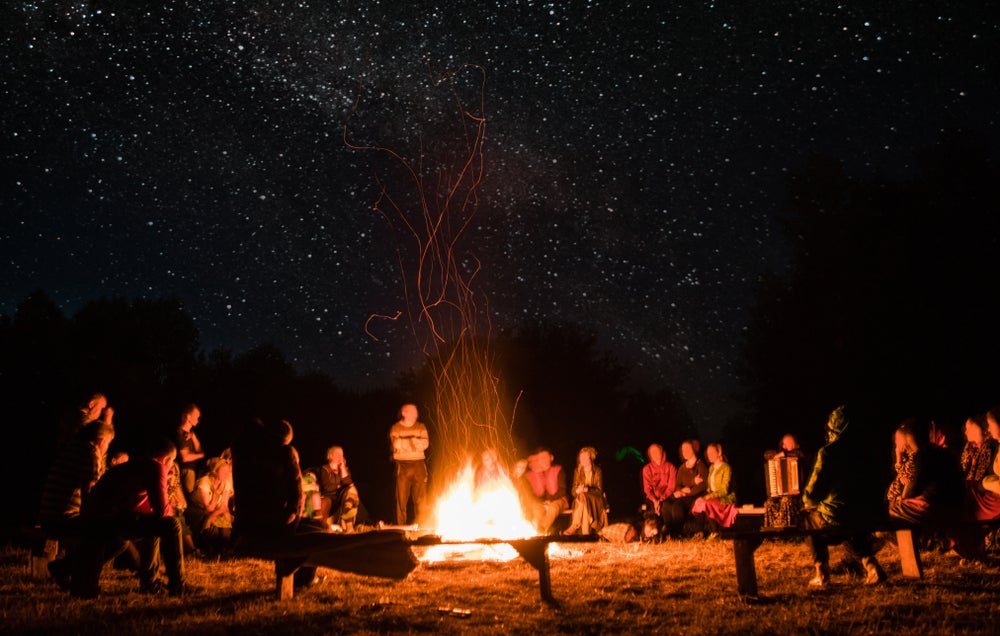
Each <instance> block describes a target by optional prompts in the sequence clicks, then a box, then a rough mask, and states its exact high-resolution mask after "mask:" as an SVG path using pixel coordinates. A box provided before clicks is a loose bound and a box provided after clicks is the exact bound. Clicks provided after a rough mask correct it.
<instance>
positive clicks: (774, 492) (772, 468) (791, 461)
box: [765, 457, 800, 497]
mask: <svg viewBox="0 0 1000 636" xmlns="http://www.w3.org/2000/svg"><path fill="white" fill-rule="evenodd" d="M765 473H766V474H765V479H766V481H767V496H768V497H780V496H782V495H798V494H800V490H799V458H798V457H778V458H775V459H769V460H767V466H765Z"/></svg>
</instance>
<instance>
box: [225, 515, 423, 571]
mask: <svg viewBox="0 0 1000 636" xmlns="http://www.w3.org/2000/svg"><path fill="white" fill-rule="evenodd" d="M302 525H303V526H304V527H302V528H300V531H299V532H298V533H296V534H292V535H285V536H281V537H274V538H260V537H241V538H240V539H239V540H238V541H237V544H236V551H237V553H238V554H241V555H244V556H250V557H256V558H263V559H273V560H275V561H283V562H286V563H287V567H288V569H290V570H294V569H295V568H296V567H299V566H305V567H325V568H332V569H334V570H340V571H343V572H352V573H354V574H361V575H364V576H377V577H382V578H387V579H404V578H406V576H407V575H408V574H409V573H410V572H412V571H413V569H414V568H415V567H417V564H418V561H417V559H416V557H414V556H413V552H412V551H411V549H410V543H409V542H408V541H407V539H406V536H405V533H404V532H403V531H401V530H379V531H373V532H362V533H359V534H333V533H330V532H325V531H322V530H312V529H310V528H309V527H308V524H302Z"/></svg>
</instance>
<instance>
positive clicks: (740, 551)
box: [733, 538, 760, 596]
mask: <svg viewBox="0 0 1000 636" xmlns="http://www.w3.org/2000/svg"><path fill="white" fill-rule="evenodd" d="M758 547H760V539H756V538H746V539H733V554H734V555H735V557H736V590H737V592H738V593H739V595H740V596H757V566H756V563H755V562H754V552H756V551H757V548H758Z"/></svg>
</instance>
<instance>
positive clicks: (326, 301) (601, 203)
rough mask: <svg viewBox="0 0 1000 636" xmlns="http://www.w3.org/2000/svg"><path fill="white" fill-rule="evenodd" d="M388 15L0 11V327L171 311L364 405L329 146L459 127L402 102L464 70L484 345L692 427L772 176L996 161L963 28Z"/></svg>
mask: <svg viewBox="0 0 1000 636" xmlns="http://www.w3.org/2000/svg"><path fill="white" fill-rule="evenodd" d="M402 4H406V6H403V7H397V6H396V5H402ZM410 4H419V3H395V2H391V3H387V2H381V3H380V2H377V1H368V2H358V3H347V2H313V3H308V2H298V3H294V4H293V3H284V2H231V3H227V2H215V1H212V0H204V1H199V2H183V1H182V2H177V3H170V5H169V7H170V8H164V9H158V10H155V11H149V10H146V9H140V8H136V7H134V6H132V5H133V3H126V2H92V3H87V2H55V3H41V2H39V3H33V2H13V3H7V4H6V5H5V7H4V8H3V9H2V10H0V11H2V18H3V19H2V20H0V22H2V24H3V26H2V27H0V28H2V29H3V48H4V57H5V58H6V61H5V63H4V65H3V67H2V69H0V78H2V79H0V93H2V96H3V106H2V107H0V108H2V111H0V112H2V124H3V125H2V134H3V144H2V148H0V157H2V159H0V160H2V162H3V174H4V177H3V181H2V186H0V187H2V192H0V205H2V214H3V225H2V233H0V273H2V276H0V298H2V299H3V302H4V305H3V306H2V307H0V310H2V311H4V312H6V313H8V314H9V313H11V312H12V311H13V309H14V307H15V306H16V303H17V302H19V301H20V300H22V299H23V298H24V297H25V296H26V295H27V294H28V293H30V292H31V291H32V290H34V289H38V288H41V289H44V290H46V291H47V292H48V293H49V294H50V295H51V296H52V297H53V299H54V300H55V301H56V302H57V303H58V304H59V305H60V306H61V307H62V308H63V309H64V311H66V312H67V313H72V312H73V311H75V310H76V309H78V308H79V307H80V306H81V305H82V303H84V302H86V301H88V300H91V299H95V298H100V297H104V296H124V297H127V298H136V297H148V298H160V297H165V296H177V297H179V298H181V299H182V300H183V302H184V304H185V307H186V308H187V310H188V311H189V312H190V313H191V314H192V315H193V317H194V318H195V321H196V324H197V326H198V328H199V330H200V332H201V334H202V338H203V344H204V346H205V347H206V348H214V347H220V346H221V347H227V348H231V349H235V350H243V349H246V348H248V347H250V346H253V345H254V344H258V343H263V342H271V343H274V344H276V345H278V346H279V347H280V348H281V349H282V350H284V351H285V352H286V354H287V355H288V357H289V358H290V359H292V360H294V361H295V362H296V363H297V364H298V365H299V366H300V368H303V369H305V368H318V369H322V370H325V371H329V372H330V373H332V374H333V375H334V377H335V378H336V379H337V380H338V381H341V382H343V383H345V384H355V385H364V384H371V383H376V382H383V381H388V380H391V379H392V377H393V375H394V374H395V373H396V372H398V371H399V370H401V369H402V368H405V367H406V366H407V365H410V364H412V363H413V360H414V358H413V343H412V341H411V340H409V339H407V338H406V336H405V334H404V333H402V330H401V329H398V328H392V327H386V329H387V331H386V333H385V334H383V335H385V336H386V337H385V338H383V339H382V340H381V341H378V342H376V341H374V340H372V339H370V338H368V337H367V336H366V335H365V333H364V323H365V320H366V318H367V317H368V316H369V315H370V314H372V313H383V314H393V313H394V312H395V311H397V310H400V309H403V302H402V290H401V286H400V282H399V276H398V272H397V270H396V263H395V257H394V250H395V246H394V245H392V242H393V241H394V240H395V239H393V238H392V236H393V235H392V234H391V232H389V231H388V228H387V227H386V223H385V221H384V219H382V218H381V217H380V216H379V215H378V214H377V213H375V212H374V211H373V210H372V203H373V201H374V200H375V199H376V198H377V196H378V187H377V185H376V177H377V176H378V177H380V178H390V179H391V177H392V171H391V169H389V168H387V167H386V165H385V162H383V161H381V160H379V159H378V158H377V157H374V156H373V155H372V154H371V153H364V152H358V151H354V150H351V149H350V148H348V147H346V146H345V145H344V143H343V138H342V133H343V126H344V123H345V121H346V120H347V118H348V116H349V114H350V113H351V111H352V108H353V107H354V104H355V100H356V99H357V100H359V106H358V110H357V112H356V113H355V115H354V118H353V119H352V120H351V127H350V130H349V133H350V135H351V136H352V138H354V139H356V140H358V141H361V142H365V143H380V144H385V145H388V146H391V147H394V148H396V149H399V150H400V151H401V152H403V153H404V154H406V155H407V156H408V157H417V156H418V155H419V152H420V148H421V143H423V144H424V148H425V151H426V152H428V153H432V152H433V151H435V149H436V148H437V147H438V146H444V147H446V146H447V143H446V142H449V143H450V140H449V139H447V138H442V137H439V136H438V135H440V131H441V130H442V126H445V125H446V124H450V123H453V122H455V121H456V119H460V117H461V115H460V114H459V113H458V112H457V111H456V109H455V104H454V101H453V100H451V99H450V96H449V95H448V94H447V91H442V90H440V89H435V88H433V87H432V85H431V81H430V78H431V77H432V76H434V75H437V74H439V73H441V72H444V71H446V70H448V69H453V68H457V67H458V66H459V65H461V64H463V63H475V64H479V65H481V66H482V67H483V68H485V69H486V78H487V79H486V88H485V98H486V101H485V115H486V117H487V121H488V124H487V126H488V132H487V135H488V138H487V142H486V146H485V162H486V164H485V175H484V180H483V183H482V189H481V194H482V199H481V201H480V206H479V213H478V216H477V220H476V223H475V227H474V228H473V229H472V231H471V232H470V235H469V239H470V242H471V244H470V245H469V246H468V249H469V250H470V252H474V253H476V254H478V255H479V256H480V257H481V258H482V259H483V262H484V275H483V277H482V280H481V281H480V284H481V285H482V288H481V291H482V292H483V293H484V294H486V295H488V297H489V298H490V303H491V307H492V312H493V323H494V328H495V329H499V330H504V329H509V328H513V327H516V326H517V325H518V324H521V323H522V322H523V321H524V320H538V319H541V320H553V321H562V322H569V323H575V324H579V325H582V326H583V327H584V328H586V329H588V330H593V331H594V332H596V333H597V334H598V335H599V336H600V338H601V342H602V345H603V346H605V347H606V348H608V349H609V350H610V351H611V352H613V353H614V354H615V355H616V356H617V357H618V358H619V359H620V360H621V361H622V362H624V363H626V364H627V365H628V366H630V367H633V368H634V369H635V372H636V378H637V379H638V380H640V381H642V382H645V383H648V384H657V385H666V386H671V387H673V388H675V389H676V390H678V391H680V392H681V394H682V395H683V396H684V398H685V399H686V402H687V403H688V406H689V408H691V410H692V411H693V412H694V413H695V415H696V416H697V417H698V418H699V419H701V420H703V421H704V420H706V419H709V420H711V419H718V418H720V417H723V416H725V415H727V414H729V413H730V411H731V408H732V401H731V397H732V393H733V391H735V390H736V388H737V386H738V377H737V376H736V373H737V368H738V362H739V356H740V354H741V347H742V338H743V333H744V328H745V326H746V324H747V321H748V318H749V312H750V309H751V307H752V303H753V300H754V286H755V282H756V281H757V280H758V278H759V277H760V276H761V275H762V274H763V273H765V272H768V271H779V272H780V271H782V270H783V268H785V267H787V260H788V254H789V251H790V244H789V239H788V238H787V237H785V236H783V235H782V233H781V230H780V227H779V224H778V222H777V220H776V219H777V218H778V216H779V213H780V212H781V211H782V204H783V193H784V183H785V180H786V178H787V177H788V175H789V174H790V173H794V172H795V170H796V169H797V168H799V167H800V166H802V165H803V163H804V162H805V161H806V159H807V158H809V157H811V156H814V155H826V156H829V157H832V158H835V159H838V160H842V161H844V162H845V164H846V165H847V166H848V167H849V169H850V170H851V171H852V172H854V173H855V174H859V175H872V174H885V175H889V176H892V177H899V178H905V176H906V175H907V173H908V170H909V168H910V166H911V164H912V163H913V161H914V159H913V152H914V150H915V149H917V148H920V147H922V146H926V145H929V144H931V143H933V142H934V141H935V139H936V138H937V137H938V135H940V134H942V132H943V131H945V130H948V129H951V128H955V127H966V128H971V129H973V130H976V131H980V132H981V133H982V134H983V135H985V136H988V137H989V138H990V140H991V141H992V142H994V143H995V142H996V138H997V130H998V129H997V122H996V119H995V116H994V111H995V106H996V104H997V103H998V101H997V98H998V96H1000V90H998V80H997V78H998V77H1000V69H998V68H997V66H998V64H997V61H996V60H997V55H996V51H997V50H998V44H1000V33H998V26H997V21H996V19H995V18H994V17H993V16H995V14H996V13H995V11H991V10H990V7H991V5H990V4H989V3H979V2H963V3H950V4H953V5H954V6H939V7H938V8H937V9H930V8H919V7H916V6H915V5H914V3H910V2H886V3H878V7H877V8H871V9H861V8H855V7H849V6H847V5H846V4H845V5H836V4H833V3H827V2H797V3H782V2H768V3H764V4H760V3H746V2H729V3H721V2H720V3H710V2H652V3H629V2H619V1H613V2H612V1H608V2H558V3H557V2H547V3H526V2H502V3H497V4H472V3H457V2H455V3H439V4H437V5H436V6H434V7H432V8H417V7H415V6H410ZM938 4H939V5H947V4H949V3H938ZM350 5H353V6H350ZM477 81H478V77H471V78H469V80H468V81H467V80H466V79H465V76H461V77H460V80H459V90H460V91H465V90H466V89H468V88H469V87H470V86H472V85H473V84H474V83H475V82H477ZM470 82H471V83H470ZM435 144H437V146H435ZM510 381H511V382H512V383H513V384H515V385H516V378H514V379H510Z"/></svg>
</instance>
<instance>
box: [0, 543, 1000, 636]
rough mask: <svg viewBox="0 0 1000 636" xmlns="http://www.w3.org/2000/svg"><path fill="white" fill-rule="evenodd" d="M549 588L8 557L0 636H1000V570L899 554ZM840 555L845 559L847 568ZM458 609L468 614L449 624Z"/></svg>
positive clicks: (529, 573)
mask: <svg viewBox="0 0 1000 636" xmlns="http://www.w3.org/2000/svg"><path fill="white" fill-rule="evenodd" d="M550 554H551V563H552V568H551V569H552V591H553V594H554V595H555V597H556V598H557V599H558V600H559V602H560V607H559V608H553V607H550V606H548V605H546V604H544V603H543V602H542V601H541V600H540V597H539V589H538V575H537V572H536V571H535V570H534V569H532V568H531V567H530V566H529V565H527V564H526V563H525V562H524V561H522V560H521V559H519V558H518V559H515V560H513V561H510V562H507V563H492V562H468V561H466V562H454V563H440V564H428V565H423V566H421V567H420V568H418V569H417V570H416V571H414V572H413V573H412V574H411V575H410V576H409V578H407V579H406V580H405V581H401V582H392V581H383V580H378V579H368V578H363V577H359V576H354V575H349V574H342V573H339V572H335V571H332V570H324V569H321V570H320V572H319V573H320V575H322V576H325V577H326V578H325V580H324V581H323V582H322V583H321V584H319V585H317V586H314V587H312V588H310V589H308V590H305V591H301V592H299V593H298V594H297V595H296V598H295V599H293V600H291V601H278V600H275V598H274V594H273V586H274V576H273V569H272V566H271V564H270V563H268V562H265V561H257V560H230V561H214V562H212V561H198V560H193V559H189V560H188V561H187V563H186V567H187V570H188V575H189V579H190V581H191V582H192V583H194V584H196V585H199V586H203V587H204V588H205V591H204V592H203V593H201V594H198V595H196V596H191V597H187V598H184V599H171V598H167V597H163V596H152V597H151V596H146V595H142V594H140V593H138V591H137V583H136V580H135V577H134V575H132V574H131V573H128V572H123V571H117V570H113V569H111V568H110V567H109V568H108V569H106V570H105V573H104V576H103V578H102V588H103V594H102V596H101V597H100V598H98V599H95V600H86V601H83V600H77V599H73V598H71V597H70V596H68V595H67V594H66V593H64V592H62V591H61V590H59V588H58V587H57V586H56V585H55V584H54V583H53V582H52V581H50V580H44V581H33V580H31V579H30V578H29V577H28V572H27V559H28V556H27V552H26V551H25V550H22V549H15V548H9V549H7V550H6V551H3V552H2V553H0V573H2V578H0V619H2V620H0V632H3V633H19V634H53V633H73V634H103V635H111V634H156V635H157V636H162V635H163V634H168V633H193V634H230V633H234V634H241V635H250V634H293V633H309V634H339V633H345V634H376V633H377V634H412V633H429V634H438V633H510V634H558V633H565V634H600V633H629V634H641V633H649V634H670V633H683V634H685V635H691V634H939V633H956V634H959V633H961V634H995V633H1000V627H998V623H997V620H998V618H997V617H998V610H1000V565H997V564H996V563H992V564H988V565H986V566H982V565H977V566H962V565H960V564H959V562H958V560H957V558H955V557H953V556H948V555H942V554H938V553H924V554H923V558H924V564H925V577H924V579H922V580H908V579H904V578H902V577H901V575H900V572H899V562H898V559H897V558H896V555H895V552H894V550H893V549H892V548H891V547H887V548H885V549H883V550H882V551H881V552H880V553H879V559H880V560H881V561H882V563H883V565H884V566H885V568H886V570H887V571H888V573H889V575H890V580H889V583H888V584H886V585H881V586H875V587H866V586H864V585H862V584H861V583H860V582H858V581H854V580H851V579H849V578H848V577H847V576H835V577H834V585H833V586H832V587H831V589H829V590H826V591H823V592H811V591H809V590H807V589H806V585H805V583H806V581H807V580H808V578H809V577H810V574H811V567H810V563H809V556H808V551H807V548H806V546H805V545H804V544H802V543H799V542H785V543H777V542H775V543H765V544H764V545H763V546H762V547H761V548H760V549H759V550H758V552H757V570H758V579H759V583H760V591H761V598H759V599H756V600H752V601H747V600H741V599H739V598H738V597H737V596H736V592H735V590H736V579H735V575H734V570H733V556H732V546H731V545H730V544H729V543H728V542H725V541H720V540H715V541H705V540H702V539H688V540H682V541H667V542H664V543H662V544H658V545H640V544H609V543H602V544H573V545H566V546H562V547H560V546H552V548H551V550H550ZM838 555H839V553H838V551H837V550H836V549H835V550H834V561H836V560H837V558H838ZM446 610H459V611H455V612H452V611H446Z"/></svg>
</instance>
